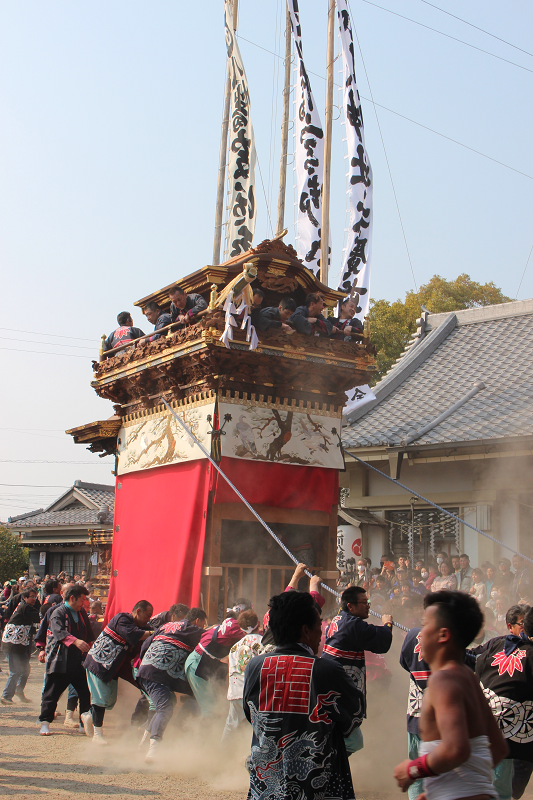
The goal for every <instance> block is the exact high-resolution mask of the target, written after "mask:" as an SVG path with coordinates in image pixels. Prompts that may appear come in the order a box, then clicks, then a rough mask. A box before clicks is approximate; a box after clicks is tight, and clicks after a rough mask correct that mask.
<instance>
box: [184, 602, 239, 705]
mask: <svg viewBox="0 0 533 800" xmlns="http://www.w3.org/2000/svg"><path fill="white" fill-rule="evenodd" d="M237 604H238V601H237V602H236V606H235V607H237ZM249 607H250V606H249V605H247V608H249ZM244 610H246V609H242V610H241V609H240V608H239V611H238V613H239V617H238V618H237V619H235V618H234V617H233V616H231V617H226V619H225V620H224V621H223V622H222V623H221V624H220V625H216V626H215V627H214V628H209V629H208V630H206V631H204V632H203V634H202V638H201V639H200V641H199V642H198V644H197V645H196V647H195V648H194V650H193V652H192V653H191V654H190V655H189V656H188V657H187V661H186V662H185V675H186V677H187V680H188V681H189V684H190V686H191V689H192V690H193V692H194V696H195V698H196V702H197V703H198V705H199V706H200V713H201V715H202V717H213V716H214V715H215V709H216V701H217V692H216V688H215V685H214V684H215V679H216V678H217V677H221V676H222V675H224V677H225V673H226V667H225V664H223V663H222V659H225V658H226V656H227V655H228V654H229V651H230V650H231V648H232V647H233V645H234V644H235V642H238V641H239V639H242V636H243V631H242V628H241V626H240V625H239V621H238V620H239V619H240V615H241V614H242V611H244ZM235 613H237V612H235Z"/></svg>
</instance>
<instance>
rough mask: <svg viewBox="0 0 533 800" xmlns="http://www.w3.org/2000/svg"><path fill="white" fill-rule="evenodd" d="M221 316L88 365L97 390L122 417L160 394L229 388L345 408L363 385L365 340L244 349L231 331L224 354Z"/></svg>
mask: <svg viewBox="0 0 533 800" xmlns="http://www.w3.org/2000/svg"><path fill="white" fill-rule="evenodd" d="M223 329H224V316H223V313H222V312H221V311H218V310H215V311H209V312H208V313H207V314H206V315H205V316H204V317H203V318H202V320H201V322H197V323H195V324H194V325H191V326H190V327H189V328H187V329H185V330H180V331H176V332H173V333H170V335H168V336H166V337H161V339H158V340H156V341H155V342H150V341H149V340H144V341H141V342H139V343H138V344H137V345H136V346H135V347H134V348H133V347H132V348H127V349H125V350H123V351H122V352H120V353H117V355H116V356H112V357H110V358H108V359H106V360H105V361H101V362H93V366H94V368H95V379H94V380H93V381H92V386H93V387H94V389H95V391H96V393H97V394H98V395H100V397H105V398H108V399H110V400H112V401H113V402H114V403H116V404H117V405H116V410H117V412H118V411H119V406H120V413H121V414H122V415H124V414H125V413H130V412H131V411H136V410H140V409H143V408H149V407H151V406H153V405H154V400H155V401H157V399H158V398H160V397H161V396H162V395H165V396H166V397H167V399H170V398H172V399H173V400H180V399H183V398H185V397H187V396H189V395H191V394H194V393H196V392H199V391H208V390H215V391H218V390H219V389H226V390H228V389H230V390H234V391H239V392H253V393H255V394H263V395H276V396H280V397H285V398H288V399H289V400H296V401H298V402H299V401H300V400H303V401H304V402H313V403H314V402H318V401H320V402H327V403H331V404H335V405H337V406H339V408H340V407H341V406H342V405H344V403H345V400H346V397H345V394H344V393H345V392H346V391H348V390H349V389H351V388H352V387H354V386H358V385H362V384H365V383H368V381H369V379H370V377H371V376H372V373H373V371H374V370H375V365H374V357H373V355H374V348H373V347H372V346H371V345H370V342H369V341H368V340H363V343H357V342H344V341H335V340H331V339H327V338H323V337H317V336H305V335H304V334H298V333H293V334H291V335H290V336H288V335H287V334H284V333H282V332H277V331H266V332H263V333H259V334H258V337H259V345H258V347H257V349H256V350H249V347H248V343H247V342H246V339H245V334H244V332H241V331H240V330H238V329H237V330H235V332H234V339H233V342H232V343H231V347H230V349H228V348H226V347H225V346H224V344H223V343H222V342H221V341H220V336H221V334H222V332H223Z"/></svg>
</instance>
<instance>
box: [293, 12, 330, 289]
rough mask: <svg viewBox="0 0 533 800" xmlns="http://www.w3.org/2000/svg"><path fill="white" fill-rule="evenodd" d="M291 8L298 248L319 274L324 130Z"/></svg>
mask: <svg viewBox="0 0 533 800" xmlns="http://www.w3.org/2000/svg"><path fill="white" fill-rule="evenodd" d="M288 7H289V13H290V16H291V26H292V35H293V38H294V45H295V49H296V66H297V70H298V81H297V85H296V114H295V119H294V128H295V152H294V160H295V166H296V183H297V198H298V199H297V202H298V221H297V232H298V235H297V237H296V249H297V251H298V255H299V256H300V258H301V259H303V262H304V264H305V266H306V267H308V268H309V269H310V270H311V271H312V272H313V274H314V275H317V273H318V272H319V270H320V225H321V217H322V176H323V170H324V131H323V130H322V123H321V121H320V115H319V113H318V109H317V107H316V103H315V100H314V97H313V92H312V91H311V83H310V81H309V76H308V74H307V70H306V68H305V63H304V60H303V54H302V31H301V27H300V15H299V12H298V2H297V0H288Z"/></svg>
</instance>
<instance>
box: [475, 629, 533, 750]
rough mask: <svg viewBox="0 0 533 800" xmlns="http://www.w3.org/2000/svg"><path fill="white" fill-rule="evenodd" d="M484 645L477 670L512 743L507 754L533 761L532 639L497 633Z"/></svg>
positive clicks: (491, 704)
mask: <svg viewBox="0 0 533 800" xmlns="http://www.w3.org/2000/svg"><path fill="white" fill-rule="evenodd" d="M483 648H484V649H483V652H482V653H481V654H480V655H478V657H477V660H476V674H477V675H478V677H479V680H480V682H481V686H482V688H483V692H484V694H485V697H486V698H487V700H488V701H489V705H490V707H491V709H492V713H493V714H494V716H495V717H496V720H497V722H498V725H499V726H500V729H501V732H502V733H503V735H504V737H505V738H506V740H507V744H508V745H509V750H510V753H509V756H508V758H517V759H521V760H522V761H531V762H533V642H531V641H530V640H529V639H528V638H524V639H522V638H519V637H518V636H512V635H510V636H498V637H496V638H495V639H491V640H490V641H489V642H487V644H486V645H483ZM480 649H481V648H478V652H479V650H480Z"/></svg>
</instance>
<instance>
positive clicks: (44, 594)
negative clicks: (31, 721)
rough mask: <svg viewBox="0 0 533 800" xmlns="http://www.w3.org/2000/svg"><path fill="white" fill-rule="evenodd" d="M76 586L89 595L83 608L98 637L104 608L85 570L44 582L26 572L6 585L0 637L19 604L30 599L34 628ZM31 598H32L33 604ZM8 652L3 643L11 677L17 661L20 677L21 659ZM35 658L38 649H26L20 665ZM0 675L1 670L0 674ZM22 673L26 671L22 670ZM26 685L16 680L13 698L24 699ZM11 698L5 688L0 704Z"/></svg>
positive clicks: (0, 594)
mask: <svg viewBox="0 0 533 800" xmlns="http://www.w3.org/2000/svg"><path fill="white" fill-rule="evenodd" d="M76 584H78V585H80V586H84V587H85V589H86V590H87V592H88V594H87V595H86V596H85V595H84V606H83V607H84V609H85V611H86V613H87V615H88V616H89V619H90V621H91V625H92V628H93V631H94V632H95V633H96V635H98V633H99V632H100V630H101V629H102V626H103V618H104V617H103V615H104V606H103V604H102V602H101V601H100V599H99V597H98V595H97V593H96V591H95V588H94V586H93V583H92V581H91V580H89V579H88V578H87V573H86V571H85V570H83V571H82V572H81V573H79V574H78V573H77V574H75V575H68V574H67V573H66V572H61V573H59V574H58V575H45V576H44V578H40V577H39V576H38V575H34V576H33V577H31V578H30V575H29V572H25V573H24V575H22V576H21V577H20V578H18V580H10V581H5V582H4V584H3V587H2V588H1V590H0V635H1V634H2V633H3V632H4V629H5V627H6V624H7V623H8V622H9V620H11V619H12V617H13V615H14V613H15V611H16V609H17V607H18V606H19V605H20V603H21V601H23V600H26V602H27V601H28V598H30V602H29V603H27V604H28V605H31V606H32V608H34V609H35V620H34V621H35V623H36V626H38V623H39V621H40V620H42V619H43V618H44V617H45V616H46V612H47V611H48V610H49V609H50V608H53V607H54V606H56V605H57V604H58V603H61V602H62V600H63V595H64V592H65V590H66V588H67V587H69V586H75V585H76ZM33 596H35V600H34V601H33ZM10 650H12V648H10V647H9V643H6V642H2V644H1V645H0V655H1V657H2V660H3V661H8V663H9V667H10V672H11V673H13V669H11V667H12V666H13V665H14V664H15V661H17V663H16V665H15V666H16V670H15V671H16V674H17V675H19V673H20V667H21V664H20V663H19V661H20V659H18V660H17V659H15V657H14V655H13V653H11V656H10ZM14 652H15V655H16V656H20V655H21V654H20V653H19V652H18V651H14ZM36 655H37V649H36V648H35V646H33V644H32V645H31V647H29V648H27V650H26V651H25V652H24V653H23V656H24V658H23V661H26V660H27V661H28V662H29V659H30V657H31V656H36ZM11 662H13V663H11ZM24 667H25V665H24ZM1 671H2V670H1V668H0V672H1ZM23 671H25V669H24V670H23ZM28 675H29V669H28ZM26 680H27V678H26ZM25 684H26V681H25V680H24V679H22V680H20V679H18V678H17V683H16V685H15V692H14V694H16V695H17V696H18V697H19V699H21V698H23V697H24V686H25ZM12 697H13V695H12V694H11V687H10V686H8V687H7V693H6V691H5V690H4V693H3V695H2V699H1V700H0V702H4V701H5V700H7V701H11V700H12Z"/></svg>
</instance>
